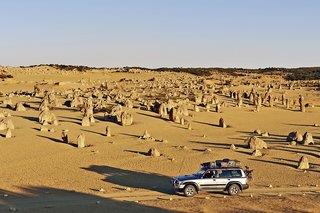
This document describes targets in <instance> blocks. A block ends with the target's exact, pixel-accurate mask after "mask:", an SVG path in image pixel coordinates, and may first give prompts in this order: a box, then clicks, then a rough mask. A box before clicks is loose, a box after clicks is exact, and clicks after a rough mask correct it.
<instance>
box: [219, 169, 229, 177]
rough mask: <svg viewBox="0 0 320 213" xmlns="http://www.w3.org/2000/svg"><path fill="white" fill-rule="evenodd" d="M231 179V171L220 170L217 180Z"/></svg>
mask: <svg viewBox="0 0 320 213" xmlns="http://www.w3.org/2000/svg"><path fill="white" fill-rule="evenodd" d="M230 177H231V171H230V170H222V171H221V173H220V175H219V178H230Z"/></svg>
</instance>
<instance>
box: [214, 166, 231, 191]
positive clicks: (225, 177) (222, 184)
mask: <svg viewBox="0 0 320 213" xmlns="http://www.w3.org/2000/svg"><path fill="white" fill-rule="evenodd" d="M230 178H231V173H230V171H229V170H223V169H221V170H217V175H216V178H215V189H219V190H224V189H225V188H226V186H227V184H228V183H229V182H230Z"/></svg>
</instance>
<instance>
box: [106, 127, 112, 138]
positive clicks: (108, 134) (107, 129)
mask: <svg viewBox="0 0 320 213" xmlns="http://www.w3.org/2000/svg"><path fill="white" fill-rule="evenodd" d="M106 136H107V137H111V129H110V127H109V126H107V127H106Z"/></svg>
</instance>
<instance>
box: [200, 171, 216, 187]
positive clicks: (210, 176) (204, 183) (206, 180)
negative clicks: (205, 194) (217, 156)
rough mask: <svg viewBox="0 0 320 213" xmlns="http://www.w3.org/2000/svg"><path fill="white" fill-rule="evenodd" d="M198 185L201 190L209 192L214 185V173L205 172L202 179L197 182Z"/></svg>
mask: <svg viewBox="0 0 320 213" xmlns="http://www.w3.org/2000/svg"><path fill="white" fill-rule="evenodd" d="M198 184H199V187H200V189H201V190H205V191H210V190H212V189H213V187H214V185H215V171H214V170H208V171H206V172H205V173H204V174H203V176H202V178H201V179H199V180H198Z"/></svg>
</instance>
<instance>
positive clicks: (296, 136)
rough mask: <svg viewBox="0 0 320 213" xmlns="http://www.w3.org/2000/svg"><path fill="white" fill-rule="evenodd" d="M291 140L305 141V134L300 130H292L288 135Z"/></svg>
mask: <svg viewBox="0 0 320 213" xmlns="http://www.w3.org/2000/svg"><path fill="white" fill-rule="evenodd" d="M291 141H296V142H299V143H300V142H302V141H303V136H302V135H301V134H300V133H299V132H298V131H294V132H290V133H289V134H288V136H287V142H291Z"/></svg>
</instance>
